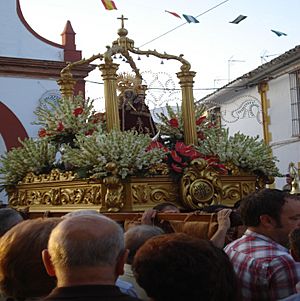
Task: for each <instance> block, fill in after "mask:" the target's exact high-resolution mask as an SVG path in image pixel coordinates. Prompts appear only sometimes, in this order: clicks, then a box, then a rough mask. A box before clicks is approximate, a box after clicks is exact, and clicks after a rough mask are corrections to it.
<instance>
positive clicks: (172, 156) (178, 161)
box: [171, 150, 182, 163]
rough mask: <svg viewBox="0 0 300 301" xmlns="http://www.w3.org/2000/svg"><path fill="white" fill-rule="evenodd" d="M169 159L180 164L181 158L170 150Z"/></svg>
mask: <svg viewBox="0 0 300 301" xmlns="http://www.w3.org/2000/svg"><path fill="white" fill-rule="evenodd" d="M171 158H172V159H173V160H174V161H175V162H177V163H181V162H182V158H181V157H179V156H178V154H177V153H176V151H174V150H171Z"/></svg>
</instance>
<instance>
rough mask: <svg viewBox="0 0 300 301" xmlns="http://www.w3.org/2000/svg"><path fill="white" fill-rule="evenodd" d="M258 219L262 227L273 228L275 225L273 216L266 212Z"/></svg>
mask: <svg viewBox="0 0 300 301" xmlns="http://www.w3.org/2000/svg"><path fill="white" fill-rule="evenodd" d="M259 219H260V223H261V225H262V226H263V227H265V228H267V229H270V228H274V227H276V225H277V223H276V221H275V220H274V218H272V217H271V216H270V215H268V214H263V215H261V216H260V217H259Z"/></svg>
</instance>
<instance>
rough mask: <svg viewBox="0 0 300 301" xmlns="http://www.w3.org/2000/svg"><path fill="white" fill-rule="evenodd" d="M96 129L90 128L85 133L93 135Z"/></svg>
mask: <svg viewBox="0 0 300 301" xmlns="http://www.w3.org/2000/svg"><path fill="white" fill-rule="evenodd" d="M94 131H95V130H94V129H90V130H88V131H86V132H85V133H84V135H86V136H90V135H92V134H93V133H94Z"/></svg>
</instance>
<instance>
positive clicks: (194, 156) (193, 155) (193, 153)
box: [188, 149, 201, 160]
mask: <svg viewBox="0 0 300 301" xmlns="http://www.w3.org/2000/svg"><path fill="white" fill-rule="evenodd" d="M188 157H189V158H190V160H194V159H197V158H200V157H201V154H200V153H199V152H197V151H196V150H194V149H193V150H191V151H190V152H189V154H188Z"/></svg>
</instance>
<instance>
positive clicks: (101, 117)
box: [91, 113, 106, 123]
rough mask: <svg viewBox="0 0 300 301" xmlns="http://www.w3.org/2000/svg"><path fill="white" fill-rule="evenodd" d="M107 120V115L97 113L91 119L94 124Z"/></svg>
mask: <svg viewBox="0 0 300 301" xmlns="http://www.w3.org/2000/svg"><path fill="white" fill-rule="evenodd" d="M105 120H106V115H105V113H95V114H94V115H93V116H92V117H91V122H92V123H99V122H105Z"/></svg>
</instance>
